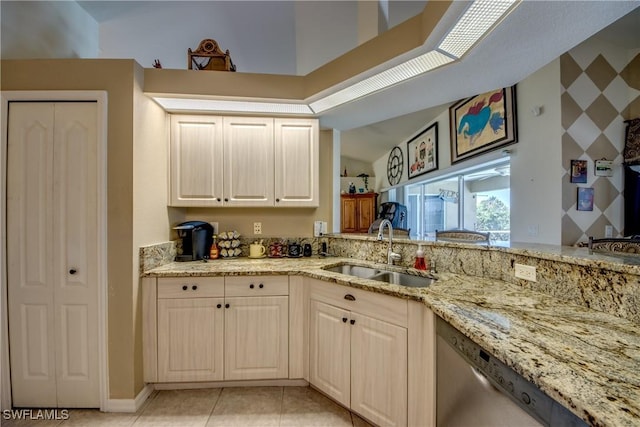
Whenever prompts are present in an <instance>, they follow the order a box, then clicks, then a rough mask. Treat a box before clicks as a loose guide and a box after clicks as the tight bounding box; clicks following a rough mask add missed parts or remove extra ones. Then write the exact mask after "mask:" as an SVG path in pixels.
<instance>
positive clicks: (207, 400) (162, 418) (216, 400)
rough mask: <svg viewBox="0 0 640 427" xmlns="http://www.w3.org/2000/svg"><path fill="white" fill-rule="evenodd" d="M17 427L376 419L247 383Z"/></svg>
mask: <svg viewBox="0 0 640 427" xmlns="http://www.w3.org/2000/svg"><path fill="white" fill-rule="evenodd" d="M0 424H1V425H2V427H14V426H21V427H22V426H35V427H50V426H60V427H68V426H86V427H94V426H133V427H141V426H154V427H155V426H158V427H164V426H175V427H188V426H194V427H195V426H202V427H212V426H229V427H231V426H236V427H240V426H242V427H245V426H247V427H250V426H256V427H270V426H283V427H284V426H290V427H298V426H299V427H303V426H318V427H342V426H345V427H349V426H355V427H370V424H369V423H367V422H366V421H364V420H363V419H362V418H360V417H358V416H357V415H355V414H352V413H350V412H349V411H348V410H346V409H345V408H343V407H341V406H340V405H337V404H336V403H334V402H332V401H331V400H330V399H328V398H326V397H325V396H323V395H322V394H320V393H318V392H317V391H315V390H313V389H312V388H310V387H246V388H241V387H238V388H223V389H194V390H163V391H155V392H153V394H152V395H151V396H150V397H149V399H148V400H147V401H146V402H145V404H144V405H143V406H142V408H140V410H139V411H138V412H136V413H135V414H127V413H105V412H100V411H97V410H90V409H71V410H69V418H68V419H67V420H59V421H54V420H52V421H45V420H31V421H29V420H5V419H4V418H1V419H0Z"/></svg>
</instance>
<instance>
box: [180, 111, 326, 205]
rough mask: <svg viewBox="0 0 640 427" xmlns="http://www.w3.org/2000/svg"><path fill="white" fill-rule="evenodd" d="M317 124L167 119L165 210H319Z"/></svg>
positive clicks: (265, 119)
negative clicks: (212, 207)
mask: <svg viewBox="0 0 640 427" xmlns="http://www.w3.org/2000/svg"><path fill="white" fill-rule="evenodd" d="M318 139H319V133H318V120H317V119H273V118H269V117H220V116H192V115H172V116H171V141H170V162H169V163H170V181H171V182H170V194H169V205H170V206H229V207H250V206H265V207H267V206H268V207H273V206H275V207H279V206H282V207H316V206H318V150H319V149H318V146H319V144H318Z"/></svg>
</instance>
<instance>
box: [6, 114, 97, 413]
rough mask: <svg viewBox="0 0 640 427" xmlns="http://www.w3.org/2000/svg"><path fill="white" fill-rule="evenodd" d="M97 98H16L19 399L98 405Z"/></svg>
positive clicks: (13, 341)
mask: <svg viewBox="0 0 640 427" xmlns="http://www.w3.org/2000/svg"><path fill="white" fill-rule="evenodd" d="M96 112H97V106H96V104H95V103H66V102H65V103H31V102H25V103H22V102H21V103H11V104H10V107H9V131H8V148H7V156H8V157H7V158H8V162H7V242H8V245H9V247H8V250H7V276H8V299H9V340H10V355H11V382H12V396H13V404H14V406H17V407H21V406H31V407H56V406H59V407H67V408H68V407H98V406H99V403H100V402H99V397H100V393H99V376H98V351H97V348H98V341H97V336H98V319H97V313H98V305H97V295H98V286H97V285H98V284H97V244H98V240H99V239H98V235H97V223H96V218H97V200H96V180H97V175H96V171H97V169H98V168H97V132H96Z"/></svg>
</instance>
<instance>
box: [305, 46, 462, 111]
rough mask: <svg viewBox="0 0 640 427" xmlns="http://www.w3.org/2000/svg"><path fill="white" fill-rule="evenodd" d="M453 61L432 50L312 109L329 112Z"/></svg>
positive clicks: (331, 97)
mask: <svg viewBox="0 0 640 427" xmlns="http://www.w3.org/2000/svg"><path fill="white" fill-rule="evenodd" d="M452 61H453V59H452V58H450V57H449V56H447V55H444V54H442V53H440V52H437V51H435V50H432V51H430V52H427V53H425V54H423V55H420V56H418V57H416V58H413V59H410V60H408V61H406V62H403V63H402V64H398V65H396V66H395V67H392V68H389V69H388V70H385V71H382V72H380V73H378V74H376V75H373V76H371V77H368V78H366V79H364V80H361V81H359V82H358V83H355V84H353V85H351V86H349V87H346V88H344V89H342V90H339V91H338V92H336V93H333V94H331V95H328V96H325V97H324V98H321V99H319V100H317V101H314V102H312V103H310V104H309V105H310V107H311V108H312V109H313V111H315V112H316V113H321V112H323V111H326V110H329V109H331V108H333V107H336V106H338V105H341V104H344V103H346V102H349V101H353V100H354V99H357V98H361V97H363V96H366V95H369V94H371V93H373V92H377V91H379V90H381V89H385V88H388V87H389V86H393V85H394V84H396V83H400V82H402V81H405V80H408V79H410V78H412V77H415V76H418V75H420V74H423V73H426V72H427V71H430V70H433V69H434V68H438V67H440V66H442V65H444V64H448V63H449V62H452Z"/></svg>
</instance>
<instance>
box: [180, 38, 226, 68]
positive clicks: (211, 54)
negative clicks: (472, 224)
mask: <svg viewBox="0 0 640 427" xmlns="http://www.w3.org/2000/svg"><path fill="white" fill-rule="evenodd" d="M187 57H188V62H187V68H188V69H189V70H209V71H236V66H235V65H234V64H233V61H232V60H231V55H230V54H229V49H227V51H226V52H222V50H221V49H220V48H219V47H218V42H216V41H215V40H213V39H204V40H202V41H201V42H200V44H199V45H198V48H197V49H196V50H195V51H192V50H191V48H189V51H188V53H187Z"/></svg>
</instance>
